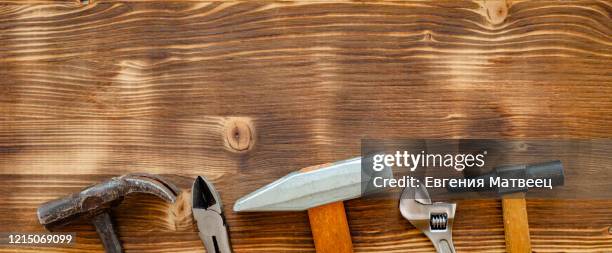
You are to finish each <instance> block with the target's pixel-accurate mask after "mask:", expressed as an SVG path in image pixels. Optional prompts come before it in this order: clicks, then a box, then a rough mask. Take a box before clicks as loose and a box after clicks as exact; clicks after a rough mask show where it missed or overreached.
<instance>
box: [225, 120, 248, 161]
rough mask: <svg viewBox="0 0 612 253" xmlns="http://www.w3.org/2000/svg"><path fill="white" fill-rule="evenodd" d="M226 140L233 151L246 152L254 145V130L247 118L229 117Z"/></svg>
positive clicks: (226, 126)
mask: <svg viewBox="0 0 612 253" xmlns="http://www.w3.org/2000/svg"><path fill="white" fill-rule="evenodd" d="M225 142H226V145H227V148H228V149H229V150H230V151H233V152H245V151H247V150H249V149H251V148H252V147H253V144H254V142H255V141H254V131H253V127H252V124H251V121H250V120H249V119H247V118H239V117H233V118H229V119H228V121H227V123H226V124H225Z"/></svg>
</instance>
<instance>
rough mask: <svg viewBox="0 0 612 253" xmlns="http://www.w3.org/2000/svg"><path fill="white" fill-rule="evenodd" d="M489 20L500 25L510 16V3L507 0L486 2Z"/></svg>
mask: <svg viewBox="0 0 612 253" xmlns="http://www.w3.org/2000/svg"><path fill="white" fill-rule="evenodd" d="M484 8H485V11H486V15H487V20H489V22H490V23H491V24H493V25H499V24H501V23H503V22H504V21H505V20H506V17H508V3H507V2H506V1H505V0H488V1H485V2H484Z"/></svg>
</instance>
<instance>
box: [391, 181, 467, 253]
mask: <svg viewBox="0 0 612 253" xmlns="http://www.w3.org/2000/svg"><path fill="white" fill-rule="evenodd" d="M456 207H457V204H455V203H445V202H435V203H432V202H431V198H430V197H429V193H428V192H427V188H425V186H424V185H423V184H421V185H420V186H418V187H410V186H409V187H406V188H405V189H404V192H402V196H401V198H400V204H399V208H400V212H401V213H402V216H404V218H406V219H407V220H408V221H410V223H412V225H414V226H415V227H416V228H418V229H419V230H421V232H423V233H424V234H425V235H427V237H429V240H431V242H432V243H433V244H434V247H435V248H436V251H437V252H439V253H455V247H454V246H453V238H452V236H453V221H454V219H455V210H456Z"/></svg>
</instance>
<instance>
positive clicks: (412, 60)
mask: <svg viewBox="0 0 612 253" xmlns="http://www.w3.org/2000/svg"><path fill="white" fill-rule="evenodd" d="M611 13H612V4H611V3H610V1H606V0H601V1H595V0H593V1H546V0H542V1H454V0H453V1H406V2H334V1H326V2H300V1H298V2H292V3H274V2H247V3H238V2H199V1H115V0H99V1H92V3H91V4H88V5H82V4H80V3H78V2H77V1H72V0H69V1H68V0H66V1H51V0H35V1H16V0H0V179H1V180H0V231H11V230H19V231H42V227H41V226H40V225H39V224H38V222H37V220H36V215H35V210H36V207H37V206H38V205H39V204H40V203H42V202H44V201H47V200H50V199H53V198H56V197H59V196H61V195H63V194H67V193H69V192H73V191H77V190H79V189H80V188H81V187H84V186H87V185H88V184H91V183H94V182H96V181H99V180H102V179H105V178H108V177H111V176H114V175H118V174H123V173H127V172H149V173H160V174H164V175H167V176H168V177H171V178H172V179H173V180H175V181H176V182H177V184H178V185H180V186H181V187H183V188H184V189H188V188H189V187H190V183H191V182H190V181H191V178H194V177H195V176H196V175H204V176H206V177H207V178H209V179H212V180H213V181H214V182H215V186H216V188H217V189H219V190H220V191H221V194H222V197H223V201H224V205H225V210H226V212H227V219H228V223H229V225H230V231H231V236H232V244H233V246H234V249H235V251H236V252H313V251H314V246H313V242H312V238H311V232H310V229H309V226H308V218H307V214H306V212H287V213H250V214H235V213H232V212H231V206H232V205H233V203H234V201H235V200H236V199H238V198H239V197H241V196H242V195H244V194H246V193H248V192H250V191H252V190H254V189H256V188H258V187H260V186H262V185H264V184H266V183H269V182H271V181H273V180H274V179H275V178H277V177H279V176H282V175H284V174H286V173H288V172H290V171H293V170H297V169H300V168H304V167H307V166H310V165H315V164H321V163H327V162H331V161H335V160H341V159H346V158H349V157H352V156H355V155H357V154H359V151H360V146H359V144H360V139H362V138H516V137H528V138H578V139H586V138H610V137H612V134H611V133H612V131H611V130H612V99H611V97H612V69H611V67H610V66H612V40H611V36H612V22H610V17H611ZM236 133H237V134H238V135H236ZM229 135H233V136H229ZM178 203H183V204H179V205H177V206H168V205H167V204H164V203H161V202H159V201H158V200H155V199H149V198H146V197H143V196H139V197H132V198H129V199H127V200H126V201H125V203H124V204H123V206H122V207H121V208H120V209H117V210H116V211H115V212H114V213H113V215H114V217H115V218H116V221H117V225H118V228H119V233H120V235H121V237H120V239H121V240H123V242H124V248H125V249H126V251H127V252H201V251H203V247H202V245H201V242H200V241H199V238H198V236H197V233H196V232H195V231H194V227H193V226H192V221H191V220H190V218H189V215H190V214H189V211H188V210H189V208H188V203H185V201H182V202H181V201H179V202H178ZM610 206H612V201H609V200H598V201H588V200H581V201H577V200H572V201H561V200H528V201H527V210H528V212H529V226H530V229H531V239H532V246H533V250H534V251H535V252H610V251H611V250H612V235H610V233H609V232H608V231H609V230H608V229H609V227H610V226H612V209H611V208H610ZM346 208H347V214H348V218H349V226H350V228H351V235H352V238H353V243H354V247H355V251H356V252H433V247H432V245H431V243H430V242H429V240H428V239H427V238H426V237H425V236H423V235H422V234H420V233H419V232H418V231H417V230H416V229H414V228H413V227H412V226H411V225H410V224H409V222H408V221H406V220H404V219H403V218H402V217H401V215H400V214H399V211H398V210H397V201H392V200H386V201H384V200H383V201H373V200H366V199H358V200H351V201H348V202H347V203H346ZM66 229H67V231H76V232H78V235H79V237H78V239H77V245H75V247H74V248H70V249H57V248H55V249H54V248H8V247H3V246H2V247H0V252H102V246H101V245H100V243H99V240H98V239H97V236H96V234H95V231H94V228H93V226H91V225H88V224H86V223H83V224H77V225H76V226H73V227H69V228H66ZM454 230H455V233H454V241H455V246H456V249H457V251H458V252H503V251H504V249H505V246H504V233H503V223H502V210H501V202H499V201H494V200H481V201H477V200H473V201H462V202H460V203H459V205H458V209H457V218H456V220H455V229H454Z"/></svg>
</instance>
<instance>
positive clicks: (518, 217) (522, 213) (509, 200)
mask: <svg viewBox="0 0 612 253" xmlns="http://www.w3.org/2000/svg"><path fill="white" fill-rule="evenodd" d="M502 209H503V213H504V230H505V234H506V251H507V252H508V253H519V252H520V253H526V252H531V239H530V237H529V221H528V218H527V204H526V202H525V193H523V192H517V193H512V194H506V195H503V197H502Z"/></svg>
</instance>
